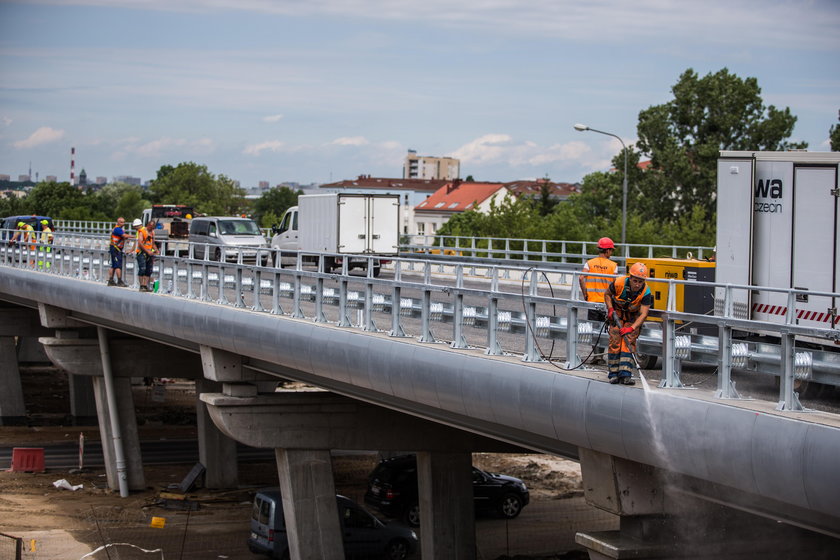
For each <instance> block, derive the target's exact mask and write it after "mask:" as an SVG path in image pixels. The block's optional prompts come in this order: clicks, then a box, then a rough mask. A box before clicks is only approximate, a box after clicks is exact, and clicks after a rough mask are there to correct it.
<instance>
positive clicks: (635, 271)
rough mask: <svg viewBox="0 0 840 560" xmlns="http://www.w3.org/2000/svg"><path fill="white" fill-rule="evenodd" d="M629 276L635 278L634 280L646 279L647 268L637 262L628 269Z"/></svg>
mask: <svg viewBox="0 0 840 560" xmlns="http://www.w3.org/2000/svg"><path fill="white" fill-rule="evenodd" d="M630 276H635V277H636V278H647V277H648V267H646V266H645V263H640V262H637V263H635V264H634V265H633V266H631V267H630Z"/></svg>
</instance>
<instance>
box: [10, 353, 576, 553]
mask: <svg viewBox="0 0 840 560" xmlns="http://www.w3.org/2000/svg"><path fill="white" fill-rule="evenodd" d="M22 373H23V375H22V380H23V383H24V394H25V396H26V399H27V401H26V407H27V413H28V416H27V419H26V420H27V421H26V425H21V426H0V446H5V447H20V446H47V445H49V444H52V443H66V442H76V441H78V439H79V436H80V434H83V435H84V437H85V439H86V441H95V440H98V439H99V429H98V427H97V426H96V425H83V426H80V425H74V419H73V418H72V417H70V415H69V405H68V402H69V398H68V385H67V377H66V374H64V373H63V372H61V371H60V370H57V369H55V368H49V367H30V368H22ZM156 387H157V388H156ZM160 389H161V388H160V387H159V386H157V385H150V386H146V385H138V386H135V387H133V391H134V402H135V412H136V415H137V423H138V431H139V433H140V438H141V440H143V441H148V440H162V439H168V440H177V439H184V438H191V439H192V438H196V437H197V430H196V427H195V394H194V389H193V386H192V383H190V382H187V381H178V380H176V381H174V382H171V383H167V384H166V390H165V395H166V397H165V400H164V402H160V394H161V390H160ZM378 460H379V457H378V455H376V454H375V453H371V454H358V455H342V456H336V457H334V459H333V462H334V464H333V469H334V473H335V485H336V491H337V492H338V493H340V494H344V495H346V496H348V497H350V498H351V499H353V500H355V501H357V502H359V503H361V502H363V499H364V492H365V490H366V484H367V477H368V475H369V474H370V472H371V471H372V470H373V469H374V467H375V466H376V464H377V462H378ZM473 464H475V466H477V467H479V468H481V469H484V470H486V471H488V472H494V473H503V474H507V475H511V476H516V477H518V478H521V479H522V480H523V481H525V483H526V484H527V486H528V488H529V490H530V492H531V496H532V500H553V499H560V498H568V497H572V496H580V495H582V493H583V490H582V482H581V476H580V468H579V466H578V465H577V464H576V463H574V462H571V461H567V460H564V459H561V458H557V457H550V456H545V455H539V454H528V455H510V454H493V453H479V454H475V455H474V456H473ZM6 467H7V466H2V465H0V468H6ZM191 468H192V465H184V464H176V465H146V466H145V467H144V473H145V478H146V488H145V489H144V490H143V491H137V492H135V491H133V492H132V493H131V494H130V496H129V497H127V498H121V497H120V496H119V492H115V491H112V490H109V489H108V488H107V485H106V477H105V471H104V469H102V468H100V469H93V470H85V471H83V472H70V471H67V470H66V469H64V470H57V469H56V470H51V471H48V472H46V473H39V474H32V473H17V472H7V471H0V533H5V534H10V535H15V536H22V537H24V538H25V539H26V540H25V542H26V543H29V544H28V546H34V545H35V544H36V543H37V546H39V547H40V548H39V552H41V553H42V554H43V553H44V551H45V550H46V551H49V550H55V551H62V552H61V553H56V554H55V555H51V554H47V555H46V556H44V555H41V556H38V557H44V558H54V559H64V558H68V559H69V558H79V557H81V556H82V555H84V554H86V553H87V552H90V551H91V550H93V549H95V548H96V547H98V546H101V545H102V543H103V542H104V541H108V540H112V539H114V538H115V535H116V536H118V535H120V534H121V532H123V531H129V530H130V531H136V532H137V533H138V534H139V533H142V532H143V531H144V530H148V520H149V519H150V518H152V517H154V516H162V517H166V518H167V519H169V520H170V521H169V523H170V525H172V524H175V525H174V526H179V525H178V524H179V523H180V524H182V525H184V533H185V534H186V532H187V529H186V525H188V526H189V534H190V535H191V536H192V537H191V538H192V539H193V540H191V541H189V542H188V546H198V545H199V544H202V543H203V544H204V545H205V546H206V549H207V550H212V551H214V552H216V553H217V554H216V555H214V556H213V557H217V556H218V554H222V555H224V556H225V557H227V558H231V559H233V558H252V556H251V555H250V553H247V551H245V552H244V553H243V548H244V545H243V538H244V537H243V530H245V529H243V527H245V528H247V526H248V519H249V518H250V515H251V502H252V499H253V494H254V492H255V491H256V490H257V489H258V488H261V487H265V486H276V485H277V467H276V464H275V463H274V462H272V461H268V462H265V461H261V462H241V463H240V465H239V482H240V486H239V488H237V489H232V490H224V491H210V490H205V489H203V488H201V487H200V486H199V487H198V488H196V489H194V491H191V492H190V496H191V499H193V500H194V501H196V502H198V503H200V505H201V509H200V510H199V511H196V512H193V513H191V514H187V513H186V512H172V511H169V510H167V509H165V508H164V504H163V503H162V502H161V492H165V491H167V489H170V488H172V486H173V485H177V484H178V483H180V482H181V481H182V480H183V479H184V477H185V476H186V475H187V474H188V473H189V471H190V469H191ZM62 479H64V480H66V481H67V483H68V485H70V486H71V487H72V486H78V485H80V486H81V487H80V488H79V489H77V490H75V491H72V490H68V489H64V488H61V487H57V486H56V484H55V483H57V482H58V481H60V480H62ZM531 507H533V506H531ZM185 515H192V517H185ZM185 520H186V524H185V523H184V521H185ZM109 527H110V529H109ZM143 527H146V529H143ZM109 530H110V531H112V533H107V531H109ZM103 531H105V533H103ZM132 534H133V533H132ZM196 535H200V536H199V537H196ZM214 539H215V540H214ZM182 540H183V536H178V537H177V538H176V537H171V538H170V541H171V542H169V543H168V545H167V547H168V548H167V550H178V547H180V546H183V543H182ZM162 542H163V541H162ZM2 544H3V543H0V545H2ZM570 554H572V556H556V557H553V558H577V557H581V556H575V554H577V552H572V553H570ZM0 556H2V554H0ZM184 557H185V558H202V557H207V556H202V553H201V552H200V551H199V552H194V553H193V554H187V555H185V556H184ZM219 557H220V556H219ZM510 558H511V559H512V558H515V557H510ZM523 558H524V557H523Z"/></svg>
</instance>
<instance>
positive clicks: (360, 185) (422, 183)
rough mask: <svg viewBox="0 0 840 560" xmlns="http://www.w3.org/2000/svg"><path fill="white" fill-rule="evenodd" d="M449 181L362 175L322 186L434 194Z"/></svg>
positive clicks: (327, 187) (325, 187) (326, 187)
mask: <svg viewBox="0 0 840 560" xmlns="http://www.w3.org/2000/svg"><path fill="white" fill-rule="evenodd" d="M449 182H450V181H449V180H447V179H389V178H386V177H371V176H369V175H360V176H359V177H358V178H356V179H346V180H344V181H338V182H335V183H326V184H323V185H320V187H319V188H322V189H383V190H389V191H428V192H434V191H436V190H438V189H439V188H441V187H442V186H444V185H446V184H447V183H449Z"/></svg>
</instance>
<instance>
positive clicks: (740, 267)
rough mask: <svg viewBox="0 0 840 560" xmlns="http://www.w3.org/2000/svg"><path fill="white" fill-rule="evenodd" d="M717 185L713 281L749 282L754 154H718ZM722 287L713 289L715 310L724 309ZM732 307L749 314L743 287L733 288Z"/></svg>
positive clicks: (737, 313)
mask: <svg viewBox="0 0 840 560" xmlns="http://www.w3.org/2000/svg"><path fill="white" fill-rule="evenodd" d="M717 177H718V188H717V247H716V254H715V261H716V264H715V281H716V282H719V283H725V284H739V285H748V284H750V280H751V278H752V262H753V255H752V246H753V240H752V236H753V187H754V177H755V158H752V157H745V158H720V159H719V160H718V169H717ZM724 295H725V291H724V289H723V288H716V289H715V314H716V315H721V314H722V312H723V307H722V305H723V301H724ZM732 298H733V299H732V304H733V306H732V310H733V312H734V315H735V316H736V317H739V318H742V319H745V318H747V317H748V316H749V309H750V301H749V294H748V293H747V291H746V290H733V292H732Z"/></svg>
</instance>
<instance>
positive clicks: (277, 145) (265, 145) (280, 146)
mask: <svg viewBox="0 0 840 560" xmlns="http://www.w3.org/2000/svg"><path fill="white" fill-rule="evenodd" d="M285 148H286V144H285V142H281V141H280V140H269V141H268V142H262V143H260V144H251V145H250V146H246V147H245V149H244V150H242V153H243V154H245V155H247V156H259V155H260V154H261V153H263V152H265V151H269V152H281V151H283V150H284V149H285Z"/></svg>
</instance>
